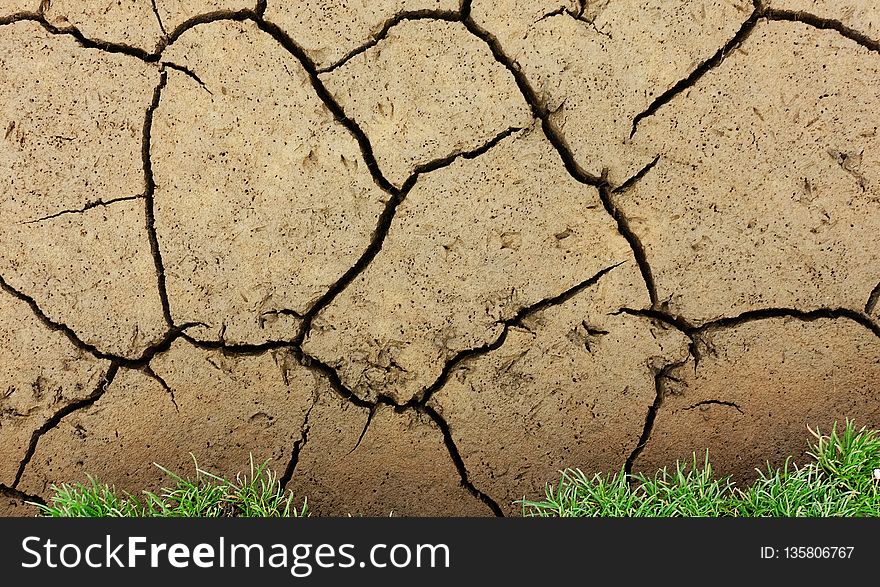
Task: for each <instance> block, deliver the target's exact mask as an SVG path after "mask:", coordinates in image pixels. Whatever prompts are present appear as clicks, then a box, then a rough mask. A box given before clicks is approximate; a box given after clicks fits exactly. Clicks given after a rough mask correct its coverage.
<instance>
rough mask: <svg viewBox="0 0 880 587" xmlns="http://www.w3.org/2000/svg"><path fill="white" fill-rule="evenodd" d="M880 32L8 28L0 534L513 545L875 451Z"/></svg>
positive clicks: (721, 4)
mask: <svg viewBox="0 0 880 587" xmlns="http://www.w3.org/2000/svg"><path fill="white" fill-rule="evenodd" d="M878 121H880V5H878V4H877V3H876V2H874V1H873V0H845V1H831V0H765V1H764V2H758V1H755V2H750V1H749V0H649V1H647V2H646V1H643V0H639V1H635V0H592V1H590V0H588V1H582V2H576V1H567V0H556V1H555V2H552V1H550V2H547V1H533V0H529V1H526V0H505V1H500V2H498V1H496V2H488V1H482V0H474V1H472V2H469V1H465V2H462V3H461V4H459V3H457V2H454V1H452V0H379V1H376V2H362V3H353V2H349V3H330V2H321V1H319V0H308V1H305V2H275V1H273V0H269V1H268V2H266V1H265V0H264V1H260V2H257V3H256V4H254V3H253V2H251V1H246V0H203V1H196V2H184V1H181V0H121V1H119V2H98V1H95V0H51V1H50V0H42V1H41V0H2V2H0V133H2V134H0V499H2V500H0V515H31V514H32V513H33V508H32V507H30V506H27V505H26V502H27V501H29V500H40V499H44V498H46V497H47V496H48V495H49V494H50V486H51V485H52V484H57V483H62V482H71V481H79V480H82V479H84V475H85V474H86V473H89V474H92V475H96V476H98V477H99V478H100V479H102V480H104V481H106V482H109V483H113V484H115V485H116V486H117V487H118V488H120V489H125V490H128V491H138V490H142V489H152V490H155V489H157V488H158V487H159V486H161V484H162V483H163V478H162V475H161V474H160V472H159V471H158V470H157V469H156V468H155V467H153V465H152V463H154V462H158V463H162V464H163V465H165V466H168V467H170V468H173V469H177V470H180V471H187V470H188V467H189V457H188V453H190V452H192V453H194V454H196V455H197V456H198V458H199V463H200V464H201V465H202V466H203V467H205V468H207V469H211V470H213V471H216V472H218V473H222V474H227V475H230V474H234V473H236V472H238V471H240V470H242V469H244V468H246V467H247V464H248V457H249V455H250V454H253V455H254V456H255V457H256V458H258V459H271V460H272V466H273V467H274V468H275V469H276V470H278V471H279V474H280V475H281V478H282V482H283V483H284V484H285V485H286V486H287V487H289V488H290V489H292V490H294V491H295V492H296V494H297V495H298V496H300V497H305V496H307V497H308V498H309V502H310V505H311V507H312V508H313V511H314V512H315V513H317V514H320V515H345V514H367V515H370V514H372V515H387V514H389V513H392V512H393V513H394V514H395V515H462V516H471V515H493V514H494V515H516V514H517V513H519V511H520V510H519V506H518V505H516V503H515V501H516V500H517V499H520V498H522V497H524V496H525V497H537V496H539V495H540V494H541V493H542V487H543V484H544V483H545V482H547V481H551V480H553V479H554V478H555V476H556V474H557V471H558V470H559V469H560V468H562V467H567V466H571V467H579V468H581V469H583V470H584V471H589V472H593V471H616V470H620V469H625V470H626V471H652V470H654V469H656V468H657V467H662V466H665V465H670V464H672V463H674V461H675V460H676V459H681V458H687V457H688V455H689V454H690V453H691V452H692V451H695V450H696V451H703V450H705V449H707V448H708V449H709V451H710V454H711V456H712V459H713V462H714V463H715V465H716V467H717V469H718V470H719V471H720V472H721V473H723V474H731V475H733V476H734V478H736V479H737V480H739V481H748V480H749V479H751V478H753V477H754V475H755V473H754V467H756V466H760V465H761V464H762V463H763V462H764V461H766V460H770V461H771V462H772V463H774V464H779V463H780V461H781V460H782V459H783V458H784V457H785V456H786V455H789V454H793V455H795V456H796V457H801V456H802V450H803V447H804V446H805V443H806V441H807V439H808V433H807V429H806V427H807V426H813V427H816V426H819V427H827V426H828V425H829V424H830V423H831V422H832V421H833V420H835V419H837V420H842V419H844V418H847V417H849V418H854V419H855V420H856V422H857V423H858V424H860V425H866V426H871V427H877V426H880V134H878V124H880V123H878Z"/></svg>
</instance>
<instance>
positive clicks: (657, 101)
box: [629, 8, 761, 138]
mask: <svg viewBox="0 0 880 587" xmlns="http://www.w3.org/2000/svg"><path fill="white" fill-rule="evenodd" d="M760 17H761V11H760V10H759V9H757V8H756V9H755V10H754V11H752V14H751V15H750V16H749V18H748V19H746V21H745V22H743V24H742V26H740V28H739V30H738V31H737V32H736V34H735V35H733V36H732V37H731V38H730V39H729V40H728V41H727V43H725V44H724V45H723V46H722V47H721V48H720V49H718V51H716V52H715V54H714V55H712V56H711V57H709V59H707V60H706V61H703V62H702V63H701V64H700V65H698V66H697V67H696V68H695V69H694V70H693V71H691V73H690V74H688V76H687V77H684V78H682V79H680V80H678V81H677V82H676V83H675V84H673V85H672V87H670V88H669V89H668V90H666V91H665V92H663V93H662V94H660V95H659V96H657V97H656V98H654V100H653V101H652V102H651V103H650V104H649V105H648V107H647V108H645V109H644V110H642V111H641V112H639V113H638V114H636V116H635V118H633V121H632V128H631V129H630V133H629V136H630V138H632V137H633V136H635V134H636V131H637V130H638V127H639V122H641V121H642V120H643V119H645V118H647V117H648V116H651V115H652V114H654V113H656V112H657V111H658V110H659V109H660V108H662V107H663V106H665V105H666V104H668V103H669V102H670V101H671V100H672V99H673V98H674V97H676V96H677V95H679V94H680V93H682V92H684V91H685V90H687V89H689V88H691V87H693V85H694V84H696V83H697V82H698V81H699V80H700V78H702V77H703V76H704V75H705V74H706V72H708V71H709V70H711V69H714V68H715V67H718V65H720V64H721V63H722V62H723V61H724V60H725V59H726V58H727V56H728V55H730V54H731V53H732V52H733V50H734V49H736V48H738V47H739V46H740V45H742V43H743V41H745V40H746V39H747V38H748V36H749V35H750V34H752V31H753V30H755V26H756V25H757V24H758V20H759V19H760Z"/></svg>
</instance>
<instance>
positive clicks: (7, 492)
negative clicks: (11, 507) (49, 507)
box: [0, 483, 46, 505]
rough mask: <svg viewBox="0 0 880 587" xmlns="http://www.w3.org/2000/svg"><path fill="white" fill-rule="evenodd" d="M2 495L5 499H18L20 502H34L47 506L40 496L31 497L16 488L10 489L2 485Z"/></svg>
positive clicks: (0, 487)
mask: <svg viewBox="0 0 880 587" xmlns="http://www.w3.org/2000/svg"><path fill="white" fill-rule="evenodd" d="M0 495H2V496H5V497H11V498H13V499H17V500H19V501H24V502H32V503H38V504H40V505H46V500H45V499H43V498H42V497H40V496H39V495H31V494H29V493H25V492H24V491H21V490H19V489H16V488H14V487H8V486H6V485H4V484H2V483H0Z"/></svg>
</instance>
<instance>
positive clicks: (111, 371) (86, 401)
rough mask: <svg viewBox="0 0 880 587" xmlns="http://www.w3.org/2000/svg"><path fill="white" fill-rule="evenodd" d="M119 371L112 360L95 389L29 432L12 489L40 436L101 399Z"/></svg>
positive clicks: (34, 450) (116, 364) (35, 448)
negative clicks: (67, 417)
mask: <svg viewBox="0 0 880 587" xmlns="http://www.w3.org/2000/svg"><path fill="white" fill-rule="evenodd" d="M118 371H119V363H117V362H113V363H111V364H110V367H109V368H108V369H107V372H106V373H105V374H104V376H103V377H102V378H101V381H100V382H99V383H98V386H97V387H96V388H95V390H94V391H93V392H92V393H90V394H89V395H88V396H87V397H85V398H83V399H80V400H77V401H74V402H71V403H69V404H67V405H66V406H64V407H63V408H61V409H60V410H58V411H57V412H55V413H54V414H53V415H52V417H50V418H49V419H48V420H46V421H45V422H44V423H43V425H42V426H40V427H39V428H37V429H36V430H34V432H33V433H32V434H31V440H30V443H29V444H28V447H27V451H25V454H24V457H23V458H22V459H21V461H20V462H19V464H18V471H16V473H15V480H14V481H13V482H12V489H16V488H17V487H18V484H19V483H20V482H21V477H22V475H24V471H25V469H26V468H27V466H28V463H30V461H31V458H33V456H34V453H35V452H36V450H37V444H38V443H39V442H40V438H42V437H43V435H44V434H46V433H47V432H49V431H50V430H52V429H53V428H55V427H56V426H58V424H60V423H61V420H63V419H64V417H65V416H67V415H68V414H72V413H73V412H75V411H77V410H81V409H83V408H87V407H88V406H90V405H92V404H94V403H95V402H96V401H98V400H99V399H101V397H102V396H103V395H104V394H105V393H106V392H107V388H108V387H110V384H111V383H112V382H113V379H114V378H115V377H116V373H117V372H118Z"/></svg>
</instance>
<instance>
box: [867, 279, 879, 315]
mask: <svg viewBox="0 0 880 587" xmlns="http://www.w3.org/2000/svg"><path fill="white" fill-rule="evenodd" d="M878 303H880V283H877V286H876V287H874V290H873V291H871V295H870V296H868V302H867V303H866V304H865V314H868V315H871V314H873V313H874V311H875V310H876V309H877V304H878Z"/></svg>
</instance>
